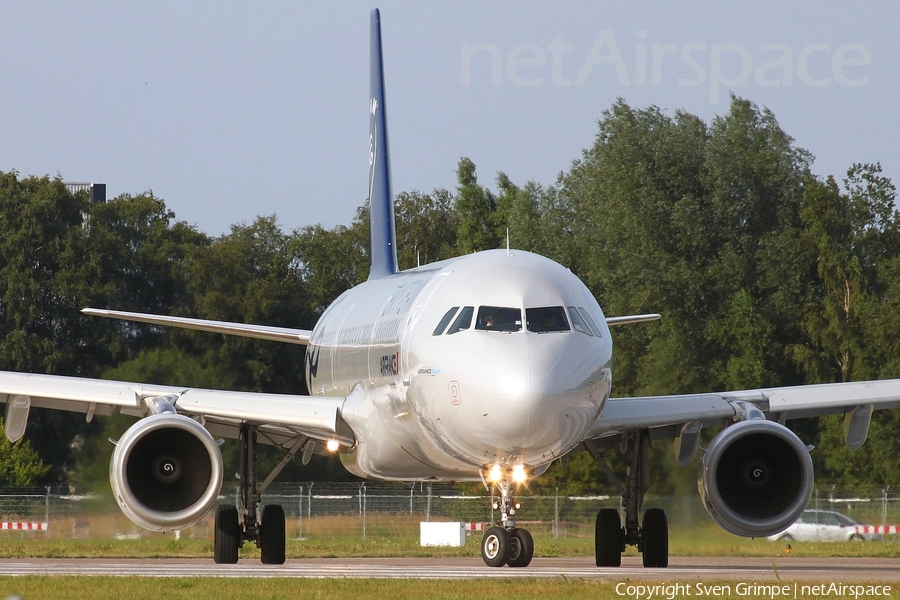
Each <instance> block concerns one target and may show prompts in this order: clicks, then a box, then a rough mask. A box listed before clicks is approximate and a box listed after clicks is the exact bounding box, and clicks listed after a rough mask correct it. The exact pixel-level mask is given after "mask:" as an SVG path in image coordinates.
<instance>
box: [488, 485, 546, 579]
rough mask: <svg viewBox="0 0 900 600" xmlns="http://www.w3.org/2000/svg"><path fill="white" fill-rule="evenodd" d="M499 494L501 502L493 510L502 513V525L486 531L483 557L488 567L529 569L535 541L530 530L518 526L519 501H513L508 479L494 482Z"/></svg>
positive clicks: (495, 504) (496, 503)
mask: <svg viewBox="0 0 900 600" xmlns="http://www.w3.org/2000/svg"><path fill="white" fill-rule="evenodd" d="M495 485H496V486H497V489H498V490H499V492H500V500H499V501H498V502H495V503H494V507H493V508H494V509H495V510H496V509H499V510H500V526H499V527H498V526H495V527H491V528H490V529H488V530H487V531H485V532H484V537H483V538H482V540H481V558H482V559H483V560H484V564H486V565H487V566H489V567H502V566H503V565H509V566H510V567H527V566H528V565H529V564H531V559H532V558H533V557H534V538H532V537H531V534H530V533H529V532H528V530H527V529H522V528H521V527H516V521H515V519H514V518H513V517H514V515H515V514H516V510H518V509H519V504H518V503H517V502H515V503H514V502H512V499H511V498H510V482H509V478H508V477H507V478H504V479H502V480H500V481H497V482H495Z"/></svg>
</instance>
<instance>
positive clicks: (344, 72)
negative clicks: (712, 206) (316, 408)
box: [0, 0, 900, 236]
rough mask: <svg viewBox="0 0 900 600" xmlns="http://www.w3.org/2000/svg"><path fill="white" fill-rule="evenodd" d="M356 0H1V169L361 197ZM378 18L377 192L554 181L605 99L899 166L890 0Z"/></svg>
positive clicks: (423, 10)
mask: <svg viewBox="0 0 900 600" xmlns="http://www.w3.org/2000/svg"><path fill="white" fill-rule="evenodd" d="M372 8H373V6H372V4H371V3H370V2H359V1H356V0H346V1H343V2H338V1H335V2H316V3H313V2H308V3H307V2H303V3H301V2H286V1H268V2H199V1H179V2H172V1H153V2H149V1H144V0H134V1H131V2H127V3H125V2H118V3H117V2H89V1H78V0H76V1H73V2H61V1H54V2H49V1H44V0H34V1H25V0H0V13H2V19H0V171H6V172H8V171H12V170H15V171H18V172H19V174H20V176H27V175H50V176H56V175H59V176H61V177H62V178H63V180H65V181H72V182H76V181H77V182H97V183H106V184H107V195H108V197H110V198H111V197H115V196H118V195H119V194H123V193H129V194H139V193H142V192H145V191H148V190H152V192H153V193H154V194H155V195H156V196H158V197H160V198H163V199H164V200H165V201H166V204H167V206H168V207H169V208H170V209H171V210H172V211H173V212H174V213H175V215H176V218H178V219H179V220H183V221H187V222H188V223H191V224H193V225H196V226H197V228H198V229H200V230H201V231H204V232H206V233H208V234H210V235H214V236H217V235H220V234H223V233H227V232H228V231H230V228H231V226H232V225H233V224H237V223H250V222H252V221H253V220H254V219H255V218H256V216H257V215H272V214H275V215H277V216H278V220H279V223H280V224H281V226H282V227H283V228H284V229H285V231H291V230H293V229H295V228H299V227H303V226H305V225H311V224H316V223H320V224H322V225H323V226H325V227H329V228H330V227H334V226H335V225H338V224H344V225H348V224H349V223H350V221H351V220H352V218H353V215H354V214H355V211H356V209H357V207H359V206H360V205H362V204H363V203H364V202H365V200H366V195H367V181H368V139H367V137H368V121H367V117H368V110H367V105H368V64H369V63H368V60H369V59H368V43H369V40H368V37H369V13H370V11H371V9H372ZM379 8H380V9H381V16H382V36H383V43H384V54H385V57H384V60H385V79H386V88H387V98H386V108H387V115H388V130H389V142H390V151H391V163H392V169H393V186H394V192H395V193H397V192H400V191H410V190H414V189H416V190H420V191H424V192H428V191H431V190H432V189H434V188H441V187H442V188H447V189H450V190H452V189H454V188H455V185H456V175H455V169H456V165H457V163H458V161H459V158H460V157H462V156H467V157H469V158H471V159H472V160H473V161H474V163H475V165H476V166H477V169H478V177H479V181H481V182H482V183H483V184H486V185H488V186H489V187H492V188H493V187H494V181H495V179H496V175H497V173H498V172H500V171H502V172H504V173H506V174H507V175H508V176H509V177H510V179H511V180H512V181H513V182H514V183H517V184H520V185H521V184H524V183H526V182H527V181H536V182H538V183H540V184H543V185H545V186H546V185H552V184H553V183H554V182H555V181H556V178H557V176H558V174H559V173H560V172H561V171H566V170H568V168H569V167H570V165H571V163H572V161H573V160H576V159H578V158H579V157H580V156H581V152H582V150H583V149H585V148H589V147H590V146H591V145H592V144H593V140H594V136H595V134H596V132H597V121H598V120H599V119H600V118H602V116H603V111H604V110H606V109H608V108H609V107H610V106H611V105H612V104H613V103H614V102H615V101H616V99H617V98H623V99H624V100H625V101H626V102H627V103H628V104H629V105H631V106H633V107H636V108H644V107H647V106H650V105H655V106H658V107H660V108H661V109H663V110H665V111H666V112H667V113H668V114H674V111H676V110H679V109H681V110H686V111H687V112H690V113H693V114H696V115H698V116H700V117H701V118H703V119H704V120H706V121H707V122H709V121H711V120H712V119H714V118H715V116H716V115H719V114H723V113H725V112H727V110H728V104H729V97H730V94H731V93H734V94H736V95H738V96H740V97H743V98H747V99H749V100H751V101H753V102H755V103H756V104H757V105H759V106H760V107H767V108H768V109H770V110H771V111H772V112H773V113H774V115H775V117H776V118H777V119H778V121H779V123H780V124H781V126H782V128H783V129H784V130H785V131H786V132H787V133H788V134H789V135H791V136H793V137H794V139H795V140H796V144H797V145H798V146H800V147H802V148H805V149H807V150H809V151H810V152H812V154H813V155H814V156H815V157H816V160H815V162H814V164H813V172H814V173H816V174H817V175H819V176H822V177H824V176H826V175H829V174H830V175H834V176H835V177H836V179H838V181H840V180H841V178H842V177H843V176H844V174H845V173H846V171H847V169H848V168H849V167H850V166H851V165H852V164H853V163H855V162H871V163H874V162H880V163H881V165H882V167H883V169H884V173H885V174H886V175H887V176H889V177H890V178H891V179H893V180H894V182H895V183H900V144H898V143H897V138H898V133H900V116H898V109H897V105H898V99H900V36H898V35H897V33H896V31H897V26H898V23H900V3H898V2H896V0H874V1H871V2H860V3H848V2H843V1H834V0H824V1H811V0H796V1H792V2H784V1H783V0H778V1H770V0H756V1H753V2H741V1H735V2H727V3H726V2H713V1H703V0H690V1H688V0H652V1H615V2H613V1H606V2H598V1H589V2H560V3H546V2H531V1H516V2H507V1H500V2H492V3H480V2H464V1H461V2H452V3H451V2H409V1H388V0H385V1H383V2H381V3H380V4H379Z"/></svg>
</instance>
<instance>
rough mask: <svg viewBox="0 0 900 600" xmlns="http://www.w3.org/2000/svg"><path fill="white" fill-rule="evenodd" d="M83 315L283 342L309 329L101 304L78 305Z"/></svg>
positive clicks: (305, 339)
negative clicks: (126, 309) (122, 308)
mask: <svg viewBox="0 0 900 600" xmlns="http://www.w3.org/2000/svg"><path fill="white" fill-rule="evenodd" d="M81 312H83V313H84V314H86V315H95V316H98V317H109V318H111V319H121V320H123V321H137V322H139V323H151V324H153V325H166V326H168V327H181V328H183V329H195V330H197V331H210V332H213V333H224V334H227V335H239V336H243V337H249V338H255V339H258V340H269V341H271V342H286V343H288V344H303V345H306V344H308V343H309V336H310V335H312V331H310V330H308V329H290V328H288V327H274V326H270V325H249V324H245V323H229V322H228V321H208V320H206V319H191V318H188V317H170V316H167V315H151V314H147V313H135V312H124V311H120V310H104V309H100V308H83V309H81Z"/></svg>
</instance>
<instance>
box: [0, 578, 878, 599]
mask: <svg viewBox="0 0 900 600" xmlns="http://www.w3.org/2000/svg"><path fill="white" fill-rule="evenodd" d="M623 583H624V582H614V581H612V582H611V581H587V580H580V579H565V578H560V579H552V580H547V579H521V580H495V579H474V580H467V581H447V580H429V581H427V582H423V581H419V580H408V579H406V580H404V579H400V580H386V579H326V580H322V579H277V578H270V579H212V578H173V579H149V578H148V579H145V578H124V577H52V578H51V577H22V578H13V577H0V595H4V596H5V597H9V596H12V595H16V596H19V597H21V598H22V599H23V600H28V599H29V598H41V599H43V600H57V599H65V600H70V599H72V598H91V599H92V600H104V599H106V598H113V599H116V600H120V599H121V598H141V599H146V600H156V599H159V600H179V599H182V598H184V599H190V600H205V599H207V598H209V599H216V600H218V599H220V598H254V599H256V598H261V599H265V598H272V599H276V598H278V599H280V598H303V599H327V598H337V599H340V600H346V598H388V597H389V598H391V600H407V599H409V600H421V599H422V598H423V597H424V598H429V599H433V598H434V599H447V600H469V599H476V598H477V599H481V598H489V597H494V598H501V597H506V598H516V599H517V600H518V599H524V600H529V599H535V600H538V599H539V600H546V599H548V598H553V599H554V600H568V599H575V598H579V599H580V598H591V599H597V600H611V599H613V598H618V599H621V598H623V597H627V596H623V591H624V590H623V589H622V588H621V587H620V588H619V591H618V592H617V587H616V586H617V585H621V584H623ZM717 584H721V585H723V586H726V588H725V589H730V590H731V592H732V593H731V594H729V595H726V596H722V597H730V598H742V599H754V598H766V599H770V598H771V596H770V595H769V594H762V595H753V594H749V595H748V594H738V593H737V591H738V590H736V589H735V587H736V586H735V582H733V581H723V582H715V581H711V582H704V586H707V589H710V588H711V587H712V586H715V585H717ZM661 585H667V584H661ZM668 585H669V586H671V585H672V584H668ZM854 585H856V584H854ZM860 585H865V583H862V584H860ZM683 591H686V592H687V593H681V594H677V593H676V594H666V593H665V592H663V593H662V594H660V593H659V592H657V595H656V596H654V597H661V598H672V599H674V598H696V597H697V596H698V590H696V589H694V588H693V587H689V588H688V589H687V590H683ZM894 596H896V591H894V592H893V596H892V597H894ZM632 597H633V596H632ZM641 597H642V598H643V597H646V595H645V596H641Z"/></svg>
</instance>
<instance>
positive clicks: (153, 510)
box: [109, 412, 223, 531]
mask: <svg viewBox="0 0 900 600" xmlns="http://www.w3.org/2000/svg"><path fill="white" fill-rule="evenodd" d="M222 475H223V466H222V454H221V453H220V452H219V446H218V445H217V444H216V441H215V440H214V439H213V437H212V435H210V433H209V432H208V431H207V430H206V429H205V428H204V427H203V426H202V425H200V424H199V423H197V422H196V421H194V420H193V419H190V418H188V417H186V416H184V415H179V414H176V413H174V412H166V413H160V414H154V415H150V416H148V417H145V418H143V419H141V420H140V421H138V422H137V423H135V424H134V425H132V426H131V427H130V428H129V429H128V430H127V431H126V432H125V435H123V436H122V438H121V439H120V440H119V441H118V442H117V443H116V448H115V450H114V451H113V455H112V460H111V461H110V464H109V479H110V483H111V484H112V490H113V494H114V495H115V497H116V502H118V503H119V507H120V508H121V509H122V512H124V513H125V514H126V515H127V516H128V518H129V519H131V520H132V521H134V522H135V523H137V524H138V525H140V526H142V527H146V528H147V529H152V530H154V531H169V530H173V529H183V528H185V527H188V526H190V525H192V524H194V523H196V522H197V521H199V520H200V519H202V518H203V517H204V516H205V515H206V513H208V512H209V510H210V509H211V508H212V507H213V505H214V504H215V502H216V498H217V497H218V495H219V490H220V489H221V488H222Z"/></svg>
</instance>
